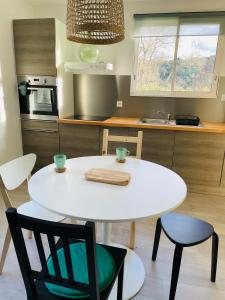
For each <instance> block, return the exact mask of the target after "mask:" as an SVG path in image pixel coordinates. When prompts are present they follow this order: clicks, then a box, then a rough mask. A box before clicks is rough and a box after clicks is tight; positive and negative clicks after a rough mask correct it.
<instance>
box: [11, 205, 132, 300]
mask: <svg viewBox="0 0 225 300" xmlns="http://www.w3.org/2000/svg"><path fill="white" fill-rule="evenodd" d="M6 215H7V219H8V223H9V228H10V231H11V235H12V239H13V242H14V246H15V250H16V254H17V258H18V261H19V265H20V269H21V272H22V276H23V280H24V284H25V288H26V293H27V299H28V300H60V299H61V300H68V298H70V299H71V298H73V297H74V298H76V299H81V298H82V299H84V298H85V299H92V300H101V299H108V297H109V295H110V293H111V290H112V288H113V286H114V283H115V281H116V279H117V277H118V287H117V300H121V299H122V293H123V270H124V259H125V256H126V252H127V251H126V250H124V249H120V248H115V247H110V246H105V245H98V244H96V241H95V226H94V223H91V222H87V223H86V225H72V224H60V223H55V222H49V221H43V220H39V219H35V218H30V217H27V216H23V215H20V214H18V213H17V211H16V209H15V208H9V209H8V210H7V211H6ZM22 229H27V230H31V231H33V233H34V237H35V242H36V246H37V251H38V254H39V258H40V263H41V271H37V270H35V269H34V268H32V266H31V261H30V259H29V256H28V252H27V248H26V245H25V242H24V237H23V233H22ZM43 235H45V236H46V237H47V239H46V240H47V241H48V242H47V246H48V248H49V250H50V256H49V257H48V259H46V248H45V247H44V245H43ZM56 239H57V241H56ZM75 249H77V250H78V251H77V252H79V253H80V255H82V257H84V256H85V258H83V259H84V260H85V263H84V264H83V265H82V264H81V263H79V268H78V263H77V262H76V261H75V259H74V255H75V254H74V253H75V252H74V251H75ZM76 255H78V254H76ZM62 256H63V259H62ZM104 256H105V257H106V258H107V261H105V262H103V263H102V266H103V269H104V270H99V268H100V266H99V265H100V260H101V259H103V258H102V257H104ZM107 262H108V263H109V262H110V263H111V267H110V268H111V275H110V276H111V277H110V276H109V274H107V273H108V272H107V270H108V269H107ZM81 265H82V266H81ZM84 265H85V267H84ZM112 266H113V268H114V269H113V270H112ZM81 268H83V269H81ZM84 269H85V270H84ZM82 270H83V271H82ZM85 271H86V274H85ZM81 273H83V275H82V276H84V277H85V278H86V280H83V281H81V280H77V278H78V277H79V279H80V276H81ZM103 273H104V275H105V276H106V277H107V276H108V277H107V278H108V279H110V281H109V282H108V283H106V282H104V288H103V287H101V286H100V280H99V278H101V275H102V274H103ZM65 274H66V275H65ZM84 277H83V278H84ZM59 290H63V291H64V292H65V291H66V292H68V294H69V295H70V297H68V295H67V294H66V295H65V294H60V292H59ZM74 293H75V296H74ZM71 294H73V297H71ZM79 295H80V296H82V297H79Z"/></svg>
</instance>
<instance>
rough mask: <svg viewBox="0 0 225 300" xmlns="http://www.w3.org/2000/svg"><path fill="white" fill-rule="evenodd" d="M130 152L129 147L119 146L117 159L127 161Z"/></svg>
mask: <svg viewBox="0 0 225 300" xmlns="http://www.w3.org/2000/svg"><path fill="white" fill-rule="evenodd" d="M129 154H130V151H128V150H127V148H123V147H119V148H116V159H117V160H118V161H125V159H126V156H127V155H129Z"/></svg>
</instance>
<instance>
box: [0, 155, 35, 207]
mask: <svg viewBox="0 0 225 300" xmlns="http://www.w3.org/2000/svg"><path fill="white" fill-rule="evenodd" d="M36 158H37V156H36V154H33V153H30V154H27V155H24V156H21V157H18V158H16V159H14V160H11V161H9V162H7V163H5V164H4V165H1V166H0V192H1V193H2V196H3V200H4V203H5V206H6V208H9V207H11V206H12V205H11V203H10V199H9V196H8V194H7V191H6V189H7V190H14V189H16V188H18V187H19V186H20V185H21V184H22V183H23V182H24V181H25V180H26V179H28V177H29V176H30V173H31V171H32V170H33V167H34V165H35V162H36Z"/></svg>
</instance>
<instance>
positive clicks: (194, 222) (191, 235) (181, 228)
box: [161, 213, 214, 247]
mask: <svg viewBox="0 0 225 300" xmlns="http://www.w3.org/2000/svg"><path fill="white" fill-rule="evenodd" d="M161 225H162V228H163V231H164V232H165V234H166V235H167V237H168V238H169V239H170V240H171V242H173V243H175V244H181V245H182V246H183V247H189V246H194V245H197V244H200V243H202V242H204V241H206V240H207V239H208V238H210V237H211V236H212V234H213V233H214V228H213V226H212V225H210V224H209V223H207V222H204V221H202V220H199V219H197V218H194V217H190V216H186V215H182V214H176V213H171V214H168V215H165V216H162V217H161Z"/></svg>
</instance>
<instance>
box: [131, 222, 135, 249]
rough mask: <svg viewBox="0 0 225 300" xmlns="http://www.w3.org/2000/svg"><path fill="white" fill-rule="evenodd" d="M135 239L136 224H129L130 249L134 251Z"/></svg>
mask: <svg viewBox="0 0 225 300" xmlns="http://www.w3.org/2000/svg"><path fill="white" fill-rule="evenodd" d="M135 238H136V223H135V222H132V223H131V232H130V245H129V248H130V249H134V247H135Z"/></svg>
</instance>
